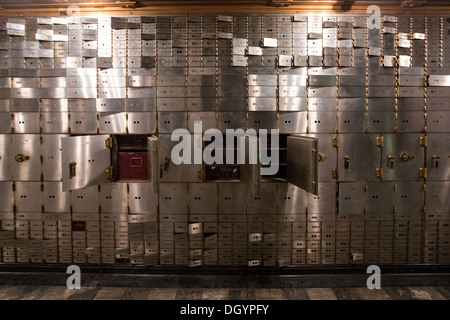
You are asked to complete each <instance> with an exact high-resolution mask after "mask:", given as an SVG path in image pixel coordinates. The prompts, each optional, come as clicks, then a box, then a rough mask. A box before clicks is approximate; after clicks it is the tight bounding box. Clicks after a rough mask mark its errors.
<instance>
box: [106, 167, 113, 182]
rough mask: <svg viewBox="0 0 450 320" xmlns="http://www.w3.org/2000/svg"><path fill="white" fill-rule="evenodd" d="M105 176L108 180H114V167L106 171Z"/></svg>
mask: <svg viewBox="0 0 450 320" xmlns="http://www.w3.org/2000/svg"><path fill="white" fill-rule="evenodd" d="M105 174H106V179H108V180H112V179H113V169H112V167H109V168H108V169H106V171H105Z"/></svg>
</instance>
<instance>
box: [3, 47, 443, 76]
mask: <svg viewBox="0 0 450 320" xmlns="http://www.w3.org/2000/svg"><path fill="white" fill-rule="evenodd" d="M433 48H434V49H431V52H430V54H433V53H434V51H433V50H436V47H435V46H433ZM204 49H206V48H204ZM325 49H326V50H325V54H322V53H321V52H319V54H316V55H312V54H307V51H306V48H305V49H298V50H294V49H278V50H274V49H273V48H272V50H264V52H265V53H264V54H262V55H250V56H240V55H234V57H233V58H231V57H230V56H228V54H229V53H228V52H229V51H230V50H231V49H229V50H225V49H224V50H218V51H217V55H206V56H205V55H190V56H186V54H185V53H183V52H180V50H176V51H175V52H180V53H179V54H174V55H173V56H170V55H169V56H168V55H167V54H171V53H172V52H168V53H164V52H163V51H162V52H159V53H158V54H161V55H158V57H156V53H154V52H153V51H154V50H151V49H142V51H141V50H139V49H128V52H126V51H124V52H120V51H118V52H117V54H121V55H122V56H118V55H116V56H114V57H113V58H108V59H107V60H105V59H106V58H101V59H97V58H95V55H97V54H98V53H97V51H96V50H94V51H89V52H91V53H89V52H88V51H84V50H79V51H76V52H65V51H63V50H54V51H55V54H57V55H58V56H59V57H58V56H57V57H54V58H53V57H51V58H43V57H41V58H39V57H34V58H31V57H21V58H17V57H16V58H14V57H13V56H12V54H15V53H11V57H8V56H9V55H10V54H9V53H3V54H2V55H1V56H0V69H8V68H14V69H28V70H51V69H56V70H58V69H64V68H81V67H83V68H86V69H95V68H105V67H106V68H108V67H109V68H111V67H113V68H128V69H130V68H133V69H139V68H141V67H142V68H155V67H156V66H158V67H160V68H172V67H176V68H184V67H186V66H189V67H216V66H219V67H231V66H233V67H238V66H237V65H235V64H238V63H239V64H243V65H241V66H240V67H245V66H248V67H269V68H275V67H306V66H309V67H322V66H323V67H336V66H339V67H355V68H364V67H365V66H366V65H368V66H369V67H371V68H379V67H383V66H385V67H394V65H395V63H396V58H395V55H384V56H380V55H379V54H378V56H376V55H374V56H372V55H369V56H367V51H366V50H365V49H360V48H354V49H349V50H346V52H345V53H347V54H346V55H344V54H342V53H344V52H343V51H342V50H341V51H339V55H338V52H337V51H336V50H330V49H329V48H328V49H327V48H325ZM211 50H212V49H211ZM293 50H294V51H295V52H293V53H296V55H292V54H291V51H293ZM421 50H422V49H417V50H415V51H414V52H413V55H412V56H410V55H409V53H408V54H405V55H400V56H399V59H400V60H398V61H399V63H400V65H401V66H402V67H425V66H428V67H429V68H433V67H439V66H440V65H442V66H443V67H445V68H448V67H449V65H450V62H449V59H448V55H441V56H440V55H439V54H438V53H435V54H436V56H429V55H428V58H427V59H425V56H422V55H421V54H423V52H422V51H421ZM36 51H37V50H36ZM50 51H52V52H53V50H50ZM107 51H108V50H107ZM110 51H111V50H109V51H108V52H110ZM192 51H195V50H194V49H192ZM197 51H198V50H197ZM203 51H204V50H202V52H203ZM446 51H447V49H446ZM3 52H6V51H3ZM45 52H46V51H45ZM205 53H208V52H205ZM126 54H127V55H128V56H125V55H126ZM164 54H166V55H164ZM89 55H92V56H94V57H89ZM110 55H111V54H110ZM15 56H17V54H15ZM83 57H84V58H83ZM29 73H32V72H29ZM16 74H17V76H21V74H20V73H18V72H17V73H16ZM22 74H24V72H22ZM147 74H148V73H147Z"/></svg>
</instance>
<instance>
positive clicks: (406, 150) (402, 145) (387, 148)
mask: <svg viewBox="0 0 450 320" xmlns="http://www.w3.org/2000/svg"><path fill="white" fill-rule="evenodd" d="M383 137H384V147H383V148H382V150H383V151H382V165H383V176H384V179H385V180H391V181H398V180H416V181H417V180H420V179H421V177H420V174H419V169H420V168H423V167H424V148H423V147H422V146H421V145H420V137H421V136H420V134H384V135H383Z"/></svg>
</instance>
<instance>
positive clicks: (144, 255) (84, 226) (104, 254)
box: [0, 212, 159, 265]
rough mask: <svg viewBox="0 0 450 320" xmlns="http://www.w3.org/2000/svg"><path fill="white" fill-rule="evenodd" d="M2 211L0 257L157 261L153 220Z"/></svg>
mask: <svg viewBox="0 0 450 320" xmlns="http://www.w3.org/2000/svg"><path fill="white" fill-rule="evenodd" d="M1 215H2V220H1V221H2V231H0V238H1V240H0V243H1V246H2V249H3V262H46V263H58V262H59V263H71V262H75V263H95V264H99V263H116V262H117V263H119V262H126V263H132V264H137V263H139V264H146V265H154V264H158V250H159V246H158V224H157V222H156V220H154V219H153V220H154V221H153V222H149V221H150V220H152V219H148V218H147V219H142V218H136V217H138V216H127V215H120V214H101V215H99V214H98V213H88V214H85V213H79V214H77V213H73V214H70V213H58V214H55V213H49V214H42V216H41V214H40V213H29V214H25V213H16V215H15V219H14V214H13V213H8V212H2V213H1ZM145 220H147V221H146V222H144V221H145ZM5 253H6V254H5ZM16 254H17V256H16ZM16 258H17V259H16Z"/></svg>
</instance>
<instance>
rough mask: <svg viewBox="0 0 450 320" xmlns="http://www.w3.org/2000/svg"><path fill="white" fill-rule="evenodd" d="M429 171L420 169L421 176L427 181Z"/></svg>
mask: <svg viewBox="0 0 450 320" xmlns="http://www.w3.org/2000/svg"><path fill="white" fill-rule="evenodd" d="M427 173H428V169H427V168H420V169H419V175H420V177H421V178H424V179H426V178H427Z"/></svg>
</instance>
